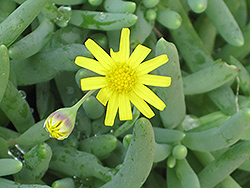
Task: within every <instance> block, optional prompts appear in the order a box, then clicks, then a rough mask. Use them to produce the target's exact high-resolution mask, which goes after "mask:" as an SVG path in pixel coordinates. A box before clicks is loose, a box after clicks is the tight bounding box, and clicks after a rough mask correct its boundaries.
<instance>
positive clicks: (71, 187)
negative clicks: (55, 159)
mask: <svg viewBox="0 0 250 188" xmlns="http://www.w3.org/2000/svg"><path fill="white" fill-rule="evenodd" d="M52 187H53V188H75V183H74V181H73V179H72V178H63V179H60V180H56V181H54V182H53V183H52Z"/></svg>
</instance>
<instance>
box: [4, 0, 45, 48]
mask: <svg viewBox="0 0 250 188" xmlns="http://www.w3.org/2000/svg"><path fill="white" fill-rule="evenodd" d="M47 1H48V0H27V1H25V2H24V3H23V4H22V5H20V6H19V7H18V8H17V9H16V10H15V11H14V12H13V13H12V14H11V15H9V16H8V17H7V18H6V19H5V20H4V21H3V22H2V23H1V24H0V44H4V45H6V46H9V45H10V44H11V43H13V42H14V41H15V40H16V39H17V37H19V35H21V33H22V32H23V31H24V30H25V29H26V28H27V27H28V26H29V24H30V23H31V22H32V21H33V20H34V19H35V18H36V16H37V15H38V14H39V12H40V11H41V10H42V8H43V6H44V5H45V3H46V2H47Z"/></svg>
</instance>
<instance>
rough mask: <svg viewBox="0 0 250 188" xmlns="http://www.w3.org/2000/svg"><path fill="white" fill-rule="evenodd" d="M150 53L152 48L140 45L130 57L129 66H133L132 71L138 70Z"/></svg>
mask: <svg viewBox="0 0 250 188" xmlns="http://www.w3.org/2000/svg"><path fill="white" fill-rule="evenodd" d="M150 51H151V49H150V48H148V47H146V46H143V45H141V44H139V45H138V46H136V48H135V49H134V51H133V53H132V54H131V56H130V57H129V59H128V65H129V66H131V68H132V69H134V68H136V67H137V66H138V65H139V64H140V63H141V62H142V61H143V60H144V59H145V58H146V57H147V56H148V54H149V53H150Z"/></svg>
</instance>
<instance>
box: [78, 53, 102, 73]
mask: <svg viewBox="0 0 250 188" xmlns="http://www.w3.org/2000/svg"><path fill="white" fill-rule="evenodd" d="M75 64H77V65H78V66H81V67H83V68H86V69H89V70H91V71H94V72H96V73H97V74H100V75H106V69H105V68H104V67H103V66H102V65H101V64H100V63H99V62H98V61H96V60H94V59H90V58H87V57H82V56H77V57H76V59H75Z"/></svg>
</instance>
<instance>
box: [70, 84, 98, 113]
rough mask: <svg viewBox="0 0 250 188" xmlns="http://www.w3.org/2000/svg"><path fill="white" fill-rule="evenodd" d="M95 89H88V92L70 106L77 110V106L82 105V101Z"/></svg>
mask: <svg viewBox="0 0 250 188" xmlns="http://www.w3.org/2000/svg"><path fill="white" fill-rule="evenodd" d="M95 91H96V89H95V90H90V91H89V92H88V93H86V95H84V96H83V97H82V98H81V99H80V100H79V101H78V102H77V103H76V104H75V105H74V106H72V108H74V109H75V110H78V109H79V107H80V106H81V105H82V103H83V102H84V101H85V100H86V99H87V98H88V97H89V96H90V95H92V94H93V93H94V92H95Z"/></svg>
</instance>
